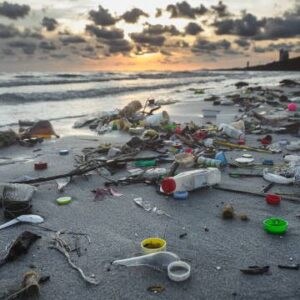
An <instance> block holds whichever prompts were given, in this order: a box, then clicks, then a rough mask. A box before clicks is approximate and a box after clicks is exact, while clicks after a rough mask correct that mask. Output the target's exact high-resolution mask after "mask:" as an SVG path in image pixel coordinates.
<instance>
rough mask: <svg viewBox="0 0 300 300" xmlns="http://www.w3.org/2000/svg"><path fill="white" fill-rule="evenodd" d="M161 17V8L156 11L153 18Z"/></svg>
mask: <svg viewBox="0 0 300 300" xmlns="http://www.w3.org/2000/svg"><path fill="white" fill-rule="evenodd" d="M161 16H162V9H161V8H157V9H156V13H155V18H159V17H161Z"/></svg>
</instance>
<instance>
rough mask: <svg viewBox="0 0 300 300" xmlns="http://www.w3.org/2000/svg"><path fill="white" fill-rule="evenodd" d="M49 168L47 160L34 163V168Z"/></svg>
mask: <svg viewBox="0 0 300 300" xmlns="http://www.w3.org/2000/svg"><path fill="white" fill-rule="evenodd" d="M47 168H48V164H47V163H46V162H42V161H40V162H38V163H35V164H34V169H35V170H39V171H40V170H45V169H47Z"/></svg>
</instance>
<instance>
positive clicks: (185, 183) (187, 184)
mask: <svg viewBox="0 0 300 300" xmlns="http://www.w3.org/2000/svg"><path fill="white" fill-rule="evenodd" d="M220 181H221V172H220V171H219V170H218V169H217V168H208V169H199V170H192V171H187V172H183V173H180V174H178V175H176V176H174V177H168V178H165V179H164V180H163V181H162V183H161V188H162V190H163V192H165V193H167V194H171V193H174V192H183V191H186V192H189V191H192V190H195V189H198V188H202V187H207V186H212V185H215V184H218V183H219V182H220Z"/></svg>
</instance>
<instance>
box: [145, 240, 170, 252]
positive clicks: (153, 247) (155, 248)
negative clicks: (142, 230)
mask: <svg viewBox="0 0 300 300" xmlns="http://www.w3.org/2000/svg"><path fill="white" fill-rule="evenodd" d="M141 248H142V250H143V252H144V253H145V254H151V253H156V252H160V251H166V249H167V242H166V241H165V240H163V239H160V238H156V237H151V238H148V239H145V240H143V241H142V242H141Z"/></svg>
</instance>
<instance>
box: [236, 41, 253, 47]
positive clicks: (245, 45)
mask: <svg viewBox="0 0 300 300" xmlns="http://www.w3.org/2000/svg"><path fill="white" fill-rule="evenodd" d="M234 42H235V43H236V44H237V45H238V46H240V47H241V48H249V47H250V45H251V44H250V42H249V41H248V40H246V39H237V40H235V41H234Z"/></svg>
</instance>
